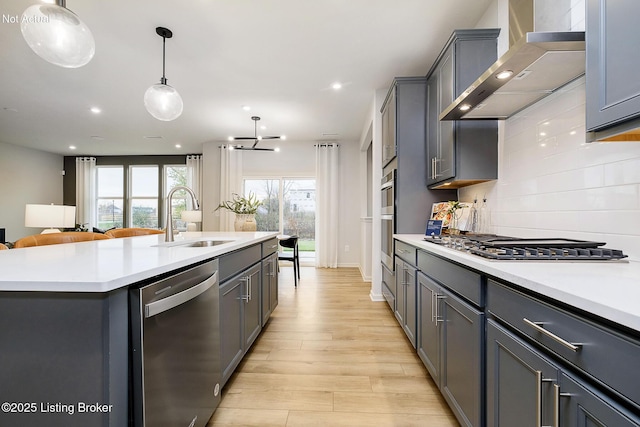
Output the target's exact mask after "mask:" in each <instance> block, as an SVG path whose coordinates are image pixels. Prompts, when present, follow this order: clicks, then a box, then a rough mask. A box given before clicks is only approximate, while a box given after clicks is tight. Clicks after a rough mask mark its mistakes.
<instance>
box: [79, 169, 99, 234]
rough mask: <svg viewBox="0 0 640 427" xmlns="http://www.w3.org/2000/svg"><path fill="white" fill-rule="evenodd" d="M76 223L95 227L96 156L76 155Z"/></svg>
mask: <svg viewBox="0 0 640 427" xmlns="http://www.w3.org/2000/svg"><path fill="white" fill-rule="evenodd" d="M76 223H77V224H80V225H86V227H88V229H89V231H91V230H92V228H93V227H97V225H98V224H97V218H96V158H95V157H76Z"/></svg>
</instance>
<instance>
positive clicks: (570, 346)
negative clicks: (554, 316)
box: [522, 317, 582, 351]
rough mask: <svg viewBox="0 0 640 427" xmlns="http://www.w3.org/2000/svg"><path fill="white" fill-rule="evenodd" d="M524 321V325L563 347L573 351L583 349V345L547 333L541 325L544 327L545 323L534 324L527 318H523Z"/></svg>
mask: <svg viewBox="0 0 640 427" xmlns="http://www.w3.org/2000/svg"><path fill="white" fill-rule="evenodd" d="M522 320H523V321H524V323H526V324H527V325H529V326H531V327H532V328H533V329H535V330H536V331H538V332H540V333H541V334H543V335H546V336H547V337H549V338H551V339H552V340H554V341H555V342H557V343H559V344H562V345H563V346H565V347H566V348H568V349H569V350H571V351H578V350H580V348H581V347H582V344H581V343H576V342H574V343H571V342H569V341H567V340H564V339H562V338H560V337H559V336H557V335H555V334H553V333H551V332H549V331H547V330H546V329H545V328H543V327H542V326H541V325H543V324H544V323H543V322H532V321H531V320H529V319H527V318H526V317H524V318H522Z"/></svg>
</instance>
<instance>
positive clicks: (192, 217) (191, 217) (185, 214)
mask: <svg viewBox="0 0 640 427" xmlns="http://www.w3.org/2000/svg"><path fill="white" fill-rule="evenodd" d="M180 217H181V218H182V220H183V221H184V222H202V211H182V214H181V215H180Z"/></svg>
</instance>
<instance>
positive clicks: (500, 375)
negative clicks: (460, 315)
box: [487, 280, 640, 427]
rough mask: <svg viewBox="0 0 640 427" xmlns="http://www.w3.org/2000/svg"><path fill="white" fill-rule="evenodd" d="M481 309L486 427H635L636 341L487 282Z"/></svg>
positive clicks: (639, 349) (637, 418)
mask: <svg viewBox="0 0 640 427" xmlns="http://www.w3.org/2000/svg"><path fill="white" fill-rule="evenodd" d="M487 309H488V311H489V313H490V315H491V316H492V317H493V318H492V319H490V320H489V321H488V322H487V324H488V326H487V396H488V397H487V422H488V424H487V425H511V421H512V420H518V419H519V418H518V417H521V414H527V415H528V416H529V417H530V416H533V420H534V421H536V420H540V422H536V423H534V421H526V422H522V421H521V423H520V424H518V425H525V426H526V425H531V426H539V425H554V426H555V425H561V426H566V427H578V426H610V427H614V426H615V427H618V426H639V425H640V416H639V415H638V413H640V408H638V404H637V402H638V395H639V394H640V389H639V388H638V381H639V375H640V373H639V372H638V370H637V369H634V368H633V367H634V366H635V365H636V364H637V360H638V358H639V357H640V345H639V343H638V342H637V340H635V339H634V338H632V337H628V336H624V335H622V334H620V333H619V332H617V331H614V330H611V329H608V328H607V327H605V326H603V325H600V324H597V323H595V322H593V321H591V320H590V319H586V318H583V317H580V316H578V315H575V314H573V313H569V312H566V311H565V310H563V309H561V308H560V307H556V306H554V305H550V304H548V303H545V302H543V301H540V300H538V299H537V298H535V297H533V296H529V295H525V294H523V293H521V292H519V291H516V290H514V289H511V288H510V287H508V286H505V285H502V284H500V283H497V282H495V281H493V280H489V283H488V286H487ZM629 408H635V409H629ZM527 419H530V418H527Z"/></svg>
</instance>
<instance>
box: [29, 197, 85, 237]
mask: <svg viewBox="0 0 640 427" xmlns="http://www.w3.org/2000/svg"><path fill="white" fill-rule="evenodd" d="M75 225H76V207H75V206H63V205H54V204H50V205H35V204H28V205H27V206H26V208H25V214H24V226H25V227H38V228H44V230H43V231H42V233H41V234H47V233H59V232H60V230H59V228H70V227H75Z"/></svg>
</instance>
